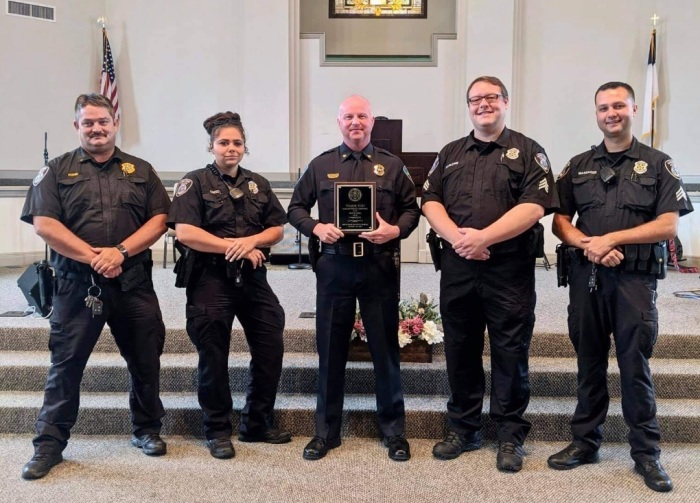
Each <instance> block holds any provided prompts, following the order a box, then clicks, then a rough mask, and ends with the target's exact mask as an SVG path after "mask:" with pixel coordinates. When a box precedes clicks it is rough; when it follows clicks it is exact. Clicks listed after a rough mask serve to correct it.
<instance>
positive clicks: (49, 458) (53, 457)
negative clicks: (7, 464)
mask: <svg viewBox="0 0 700 503" xmlns="http://www.w3.org/2000/svg"><path fill="white" fill-rule="evenodd" d="M61 461H63V456H62V455H61V453H60V452H57V453H47V452H37V453H36V454H34V456H32V459H30V460H29V462H28V463H27V464H26V465H24V468H22V478H23V479H26V480H34V479H40V478H41V477H45V476H46V475H47V474H48V473H49V472H50V471H51V468H53V467H54V466H56V465H57V464H58V463H60V462H61Z"/></svg>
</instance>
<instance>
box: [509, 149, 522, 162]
mask: <svg viewBox="0 0 700 503" xmlns="http://www.w3.org/2000/svg"><path fill="white" fill-rule="evenodd" d="M519 155H520V150H518V149H517V148H515V147H513V148H511V149H509V150H508V152H506V157H507V158H508V159H513V160H515V159H517V158H518V156H519Z"/></svg>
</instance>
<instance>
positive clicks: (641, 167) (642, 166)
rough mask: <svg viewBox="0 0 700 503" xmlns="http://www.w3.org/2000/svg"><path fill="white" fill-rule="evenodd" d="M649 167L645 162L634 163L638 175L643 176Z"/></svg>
mask: <svg viewBox="0 0 700 503" xmlns="http://www.w3.org/2000/svg"><path fill="white" fill-rule="evenodd" d="M647 166H649V165H648V164H647V163H646V162H644V161H637V162H635V163H634V168H632V169H634V172H635V173H637V174H638V175H643V174H644V173H646V172H647Z"/></svg>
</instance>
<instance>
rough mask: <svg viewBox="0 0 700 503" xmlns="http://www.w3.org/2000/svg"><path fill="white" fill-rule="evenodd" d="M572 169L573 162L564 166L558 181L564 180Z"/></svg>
mask: <svg viewBox="0 0 700 503" xmlns="http://www.w3.org/2000/svg"><path fill="white" fill-rule="evenodd" d="M570 169H571V161H569V162H567V163H566V166H564V169H562V170H561V173H559V176H558V177H557V180H559V179H561V178H564V177H565V176H566V174H567V173H568V172H569V170H570Z"/></svg>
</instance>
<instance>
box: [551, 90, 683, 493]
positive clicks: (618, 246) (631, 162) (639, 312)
mask: <svg viewBox="0 0 700 503" xmlns="http://www.w3.org/2000/svg"><path fill="white" fill-rule="evenodd" d="M595 104H596V116H597V121H598V127H599V128H600V130H601V131H602V132H603V142H602V143H601V144H600V145H598V146H597V147H596V146H594V147H592V148H591V149H590V150H587V151H586V152H584V153H582V154H580V155H578V156H576V157H574V158H573V159H571V161H570V162H569V163H568V164H567V165H566V167H565V168H564V170H563V171H562V173H561V174H560V175H559V179H558V180H557V188H558V190H559V195H560V198H561V210H560V211H559V213H558V214H557V215H555V216H554V223H553V227H552V230H553V231H554V234H556V235H557V236H558V237H559V238H560V239H561V240H562V241H563V242H564V244H565V245H568V246H570V247H573V248H574V250H573V251H576V252H577V253H575V254H574V258H575V259H574V260H572V262H571V264H570V269H569V277H568V279H569V296H570V304H569V337H570V338H571V342H572V343H573V345H574V348H575V349H576V354H577V361H578V393H577V394H578V404H577V407H576V411H575V412H574V416H573V419H572V420H571V433H572V435H573V442H572V443H571V444H570V445H569V446H568V447H566V448H565V449H564V450H562V451H561V452H558V453H556V454H554V455H553V456H551V457H550V458H549V460H548V463H549V466H550V467H552V468H555V469H559V470H566V469H571V468H575V467H577V466H579V465H581V464H585V463H595V462H597V461H598V459H599V458H598V449H599V448H600V444H601V441H602V437H603V436H602V433H603V429H602V426H603V422H604V421H605V416H606V414H607V411H608V404H609V402H610V397H609V394H608V387H607V368H608V353H609V351H610V334H612V336H613V338H614V339H615V352H616V356H617V363H618V366H619V367H620V381H621V388H622V390H621V391H622V413H623V416H624V418H625V422H626V423H627V426H628V427H629V428H630V433H629V443H630V446H631V455H632V459H634V461H635V470H636V471H637V472H639V473H640V474H641V475H642V476H643V477H644V481H645V483H646V485H647V486H648V487H650V488H651V489H653V490H655V491H661V492H665V491H670V490H671V489H672V487H673V485H672V483H671V479H670V478H669V476H668V474H667V473H666V472H665V471H664V469H663V467H662V466H661V464H660V462H659V454H660V449H659V439H660V430H659V423H658V421H657V419H656V399H655V396H654V384H653V382H652V377H651V372H650V370H649V358H650V357H651V354H652V350H653V348H654V343H655V342H656V336H657V334H658V312H657V310H656V285H657V276H663V275H664V273H665V264H666V259H665V253H664V246H665V243H663V244H662V245H660V244H659V242H662V241H665V240H668V239H673V238H674V237H675V235H676V230H677V227H678V218H679V215H685V214H686V213H690V212H691V211H692V210H693V206H692V204H691V203H690V200H689V199H688V195H687V194H686V192H685V188H684V187H683V182H682V181H681V177H680V175H679V174H678V171H677V170H676V168H675V166H674V164H673V161H672V160H671V158H670V157H669V156H667V155H666V154H664V153H663V152H660V151H658V150H656V149H653V148H651V147H648V146H646V145H644V144H642V143H640V142H639V141H637V139H636V138H634V136H633V135H632V122H633V117H634V116H635V114H636V112H637V105H636V104H635V98H634V91H633V90H632V88H631V87H630V86H629V85H628V84H625V83H623V82H608V83H607V84H603V85H602V86H600V87H599V88H598V90H597V91H596V94H595ZM576 214H578V219H577V221H576V226H575V227H574V225H573V224H572V220H573V218H574V216H575V215H576Z"/></svg>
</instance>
